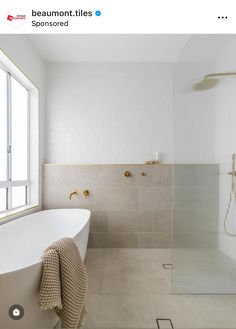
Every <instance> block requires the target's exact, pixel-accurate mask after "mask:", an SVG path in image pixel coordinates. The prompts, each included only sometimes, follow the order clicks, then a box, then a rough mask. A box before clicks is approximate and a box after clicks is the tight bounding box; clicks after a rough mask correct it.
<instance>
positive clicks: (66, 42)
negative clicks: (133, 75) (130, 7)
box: [28, 34, 191, 62]
mask: <svg viewBox="0 0 236 329" xmlns="http://www.w3.org/2000/svg"><path fill="white" fill-rule="evenodd" d="M28 37H29V38H30V40H31V41H32V43H33V44H34V46H35V48H36V49H37V51H38V52H39V54H40V55H41V57H42V58H43V59H44V60H45V61H46V62H175V61H176V60H177V59H178V56H179V54H180V53H181V51H182V49H183V47H184V46H185V44H186V43H187V41H188V40H190V38H191V35H189V34H188V35H186V34H175V35H172V34H158V35H127V34H125V35H114V34H113V35H109V34H97V35H94V34H87V35H81V34H69V35H68V34H49V35H47V34H43V35H40V34H38V35H37V34H34V35H28Z"/></svg>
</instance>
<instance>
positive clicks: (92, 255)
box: [85, 248, 106, 276]
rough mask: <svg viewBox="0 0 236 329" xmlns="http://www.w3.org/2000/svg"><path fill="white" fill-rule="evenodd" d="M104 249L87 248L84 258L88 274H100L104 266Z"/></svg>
mask: <svg viewBox="0 0 236 329" xmlns="http://www.w3.org/2000/svg"><path fill="white" fill-rule="evenodd" d="M105 257H106V250H105V249H92V248H90V249H88V250H87V253H86V258H85V266H86V269H87V273H88V275H89V276H90V275H91V276H96V275H102V274H103V272H104V267H105Z"/></svg>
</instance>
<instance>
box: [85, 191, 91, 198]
mask: <svg viewBox="0 0 236 329" xmlns="http://www.w3.org/2000/svg"><path fill="white" fill-rule="evenodd" d="M83 194H84V198H85V199H86V198H87V197H88V196H89V195H90V192H89V190H85V191H84V192H83Z"/></svg>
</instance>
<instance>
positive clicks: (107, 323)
mask: <svg viewBox="0 0 236 329" xmlns="http://www.w3.org/2000/svg"><path fill="white" fill-rule="evenodd" d="M170 263H171V251H170V249H88V251H87V256H86V266H87V271H88V277H89V289H88V296H87V305H88V309H89V313H88V315H87V321H86V329H95V328H97V329H118V328H119V329H124V328H125V329H128V328H132V329H138V328H145V329H149V328H153V329H154V328H158V325H157V322H156V319H157V318H158V319H170V320H171V322H172V324H173V327H174V328H175V329H180V328H182V329H185V328H188V329H190V328H191V329H197V328H201V329H203V328H204V329H208V328H211V329H213V328H214V329H217V328H222V329H223V328H224V329H226V328H236V296H234V295H231V296H230V295H171V269H164V268H163V264H170ZM159 328H160V329H162V328H165V329H167V328H172V327H171V323H170V321H169V320H160V321H159Z"/></svg>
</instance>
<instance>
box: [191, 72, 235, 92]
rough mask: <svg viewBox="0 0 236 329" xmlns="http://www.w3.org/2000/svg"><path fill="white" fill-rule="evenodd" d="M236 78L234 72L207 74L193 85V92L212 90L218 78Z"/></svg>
mask: <svg viewBox="0 0 236 329" xmlns="http://www.w3.org/2000/svg"><path fill="white" fill-rule="evenodd" d="M226 76H236V72H225V73H211V74H207V75H206V76H205V77H204V79H203V80H201V81H199V82H197V83H195V84H194V85H193V90H195V91H203V90H208V89H212V88H214V87H215V86H216V85H217V84H218V83H219V78H220V77H226Z"/></svg>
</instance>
